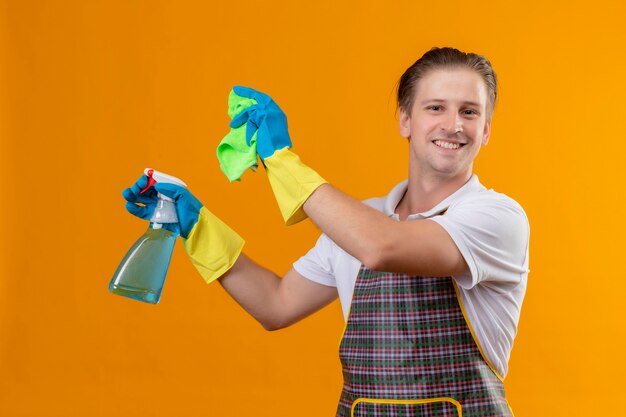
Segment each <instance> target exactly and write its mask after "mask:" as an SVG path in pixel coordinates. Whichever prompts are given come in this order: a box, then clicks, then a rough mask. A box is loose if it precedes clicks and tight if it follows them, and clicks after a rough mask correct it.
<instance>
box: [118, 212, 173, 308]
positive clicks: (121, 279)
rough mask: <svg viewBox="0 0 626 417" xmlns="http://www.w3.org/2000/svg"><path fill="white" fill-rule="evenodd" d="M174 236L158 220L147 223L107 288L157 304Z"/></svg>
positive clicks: (170, 257)
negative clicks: (145, 228) (148, 225)
mask: <svg viewBox="0 0 626 417" xmlns="http://www.w3.org/2000/svg"><path fill="white" fill-rule="evenodd" d="M177 236H178V234H177V233H174V232H171V231H169V230H167V229H164V228H162V227H161V225H160V224H158V223H152V224H150V227H149V228H148V230H147V231H146V233H144V234H143V235H142V236H141V237H140V238H139V239H137V241H136V242H135V244H134V245H133V246H132V247H131V248H130V250H129V251H128V252H127V253H126V255H125V256H124V259H122V262H121V263H120V265H119V266H118V267H117V270H116V271H115V274H113V278H112V279H111V282H110V283H109V291H111V292H112V293H113V294H117V295H121V296H123V297H128V298H132V299H134V300H139V301H143V302H145V303H150V304H156V303H158V302H159V300H160V299H161V291H162V290H163V285H164V283H165V276H166V275H167V269H168V268H169V265H170V260H171V259H172V252H173V251H174V243H176V237H177Z"/></svg>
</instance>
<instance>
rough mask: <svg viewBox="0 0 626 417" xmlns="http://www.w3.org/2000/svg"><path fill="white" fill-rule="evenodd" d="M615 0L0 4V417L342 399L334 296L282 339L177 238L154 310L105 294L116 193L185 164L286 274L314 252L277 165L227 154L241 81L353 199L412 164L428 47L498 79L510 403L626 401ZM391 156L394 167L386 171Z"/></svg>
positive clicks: (309, 230) (129, 232)
mask: <svg viewBox="0 0 626 417" xmlns="http://www.w3.org/2000/svg"><path fill="white" fill-rule="evenodd" d="M625 17H626V8H625V6H624V2H621V1H617V0H613V1H611V0H598V1H595V2H592V3H590V2H583V1H571V0H570V1H567V2H565V1H555V2H546V1H536V0H531V1H524V2H512V3H511V2H509V3H505V2H496V1H493V2H482V3H475V2H474V3H472V2H466V1H449V2H443V3H442V2H418V1H415V0H413V1H386V2H382V1H344V2H340V1H327V0H320V1H317V2H294V1H266V2H258V1H248V0H241V1H237V2H204V1H178V2H168V1H155V0H151V1H148V0H134V1H124V0H111V1H106V2H97V1H70V0H68V1H61V0H57V1H53V0H41V1H33V0H19V1H17V0H16V1H2V2H0V170H1V172H0V195H2V197H3V198H2V200H3V202H2V204H1V206H0V214H1V215H2V223H3V227H2V238H1V239H0V267H1V279H0V416H11V417H12V416H37V417H47V416H64V417H71V416H102V417H105V416H106V417H108V416H245V415H257V416H288V415H294V414H297V415H298V416H330V415H334V414H333V413H334V410H335V407H336V401H337V399H338V397H339V391H340V388H341V370H340V364H339V360H338V354H337V345H338V341H339V337H340V335H341V332H342V328H343V320H342V317H341V312H340V308H339V304H338V303H334V304H332V305H331V306H329V307H328V308H326V309H325V310H323V311H321V312H320V313H318V314H317V315H315V316H313V317H311V318H309V319H306V320H305V321H303V322H301V323H299V324H297V325H296V326H294V327H292V328H289V329H286V330H283V331H279V332H274V333H268V332H265V331H264V330H262V328H261V327H260V326H259V325H258V324H257V323H256V322H254V320H253V319H251V318H250V317H249V316H248V315H247V314H246V313H245V312H243V310H242V309H240V308H239V307H238V306H237V304H236V303H235V302H233V301H232V300H231V299H230V298H229V297H228V295H227V294H226V293H225V292H224V291H223V290H222V289H221V288H220V286H219V285H210V286H207V285H205V284H204V282H203V281H202V279H201V278H200V276H199V275H198V274H197V273H196V271H195V270H194V268H193V267H192V266H191V264H190V262H189V261H188V260H187V256H186V254H185V252H184V250H183V248H182V245H181V244H180V243H179V244H177V247H176V250H175V253H174V258H173V261H172V264H171V267H170V271H169V275H168V279H167V283H166V286H165V290H164V294H163V298H162V301H161V303H160V304H159V305H157V306H152V305H147V304H143V303H139V302H134V301H131V300H128V299H125V298H122V297H117V296H113V295H111V294H109V292H108V291H107V285H108V282H109V280H110V278H111V276H112V274H113V272H114V271H115V268H116V267H117V265H118V263H119V261H120V260H121V259H122V257H123V255H124V253H125V252H126V250H127V249H128V248H129V247H130V245H131V244H132V243H133V242H134V240H135V239H136V238H137V237H138V236H140V235H141V234H142V233H143V232H144V230H145V228H146V227H147V223H146V222H143V221H140V220H138V219H136V218H134V217H133V216H131V215H129V214H127V213H126V211H125V209H124V204H123V199H122V197H121V191H122V189H124V188H125V187H127V186H130V185H131V184H132V183H133V182H134V181H135V179H136V178H138V177H139V175H141V173H142V170H143V168H144V167H147V166H150V167H155V168H157V169H160V170H162V171H164V172H167V173H170V174H173V175H176V176H178V177H180V178H182V179H183V180H184V181H186V182H187V184H188V185H189V187H190V189H191V191H192V192H193V193H194V194H195V195H196V196H197V197H198V198H199V199H200V200H201V201H203V202H204V204H205V205H206V206H207V207H208V208H209V209H211V210H212V211H213V212H214V213H216V214H217V215H218V216H220V217H221V218H222V219H223V220H224V221H226V222H227V223H228V224H230V225H231V226H232V227H233V228H234V229H236V230H237V231H238V232H239V233H240V234H241V235H242V236H244V237H245V238H246V240H247V246H246V249H245V251H246V252H247V254H248V255H249V256H251V257H252V258H253V259H255V260H257V261H258V262H260V263H261V264H263V265H265V266H267V267H269V268H270V269H272V270H274V271H276V272H277V273H281V274H282V273H284V272H286V271H287V270H288V268H289V267H290V265H291V263H292V262H293V261H294V260H295V259H297V258H298V257H299V256H300V255H302V254H303V253H305V252H306V251H307V250H308V249H309V247H310V246H312V245H313V243H314V242H315V239H316V237H317V235H318V231H317V230H316V228H315V227H314V226H313V225H312V224H310V223H309V222H307V223H304V224H299V225H297V226H294V227H289V228H287V227H285V226H284V225H283V224H282V223H281V218H280V215H279V213H278V209H277V207H276V204H275V202H274V199H273V197H272V194H271V191H270V188H269V185H268V183H267V180H266V178H265V174H264V173H263V172H262V171H260V172H259V173H257V174H253V173H246V174H245V176H244V179H243V181H242V182H241V183H235V184H229V183H228V181H227V180H226V178H225V177H224V176H223V175H222V173H221V172H220V170H219V166H218V163H217V160H216V158H215V148H216V146H217V144H218V143H219V141H220V140H221V138H222V137H223V136H224V135H225V134H226V133H227V131H228V121H229V120H228V116H227V114H226V110H227V97H228V92H229V90H230V88H231V87H232V86H233V85H235V84H242V85H249V86H253V87H255V88H257V89H260V90H262V91H265V92H267V93H269V94H270V95H272V96H273V97H274V98H275V100H276V101H277V102H278V103H279V104H280V105H281V107H282V108H283V109H284V110H285V112H286V113H287V115H288V117H289V123H290V131H291V136H292V139H293V140H294V145H295V147H294V149H295V150H296V152H298V153H299V154H300V155H301V157H302V158H303V160H304V161H305V162H307V163H308V164H309V165H311V166H312V167H314V168H315V169H316V170H317V171H318V172H320V173H321V174H322V175H323V176H324V177H325V178H327V179H328V180H329V181H330V182H332V183H333V184H334V185H336V186H337V187H339V188H340V189H342V190H344V191H346V192H348V193H349V194H350V195H352V196H354V197H356V198H367V197H371V196H379V195H384V194H386V193H387V191H388V190H389V189H390V188H391V187H392V186H393V185H395V183H396V182H398V181H400V180H401V179H403V178H404V176H405V175H406V144H405V141H404V140H403V139H402V138H401V137H400V136H399V134H398V133H397V127H396V125H397V121H396V117H395V114H394V112H395V103H394V100H393V92H394V86H395V84H396V82H397V80H398V78H399V77H400V75H401V74H402V72H403V71H404V69H405V68H406V67H408V66H409V65H410V64H411V63H413V62H414V61H415V60H416V59H417V58H418V57H419V56H421V54H422V53H424V52H425V51H426V50H428V49H429V48H430V47H431V46H446V45H448V46H454V47H457V48H460V49H462V50H468V51H474V52H478V53H482V54H484V55H486V56H487V57H489V58H490V60H491V61H492V63H493V65H494V67H495V69H496V71H497V73H498V75H499V80H500V101H499V104H498V106H497V109H496V114H495V119H494V123H493V131H492V137H491V141H490V144H489V145H488V147H486V148H484V149H483V151H482V153H481V155H480V156H479V158H478V160H477V162H476V165H475V168H476V172H477V173H478V175H479V177H480V178H481V181H482V182H483V183H484V184H486V185H488V186H490V187H493V188H495V189H496V190H498V191H502V192H505V193H507V194H508V195H510V196H512V197H513V198H515V199H517V200H518V201H519V202H520V203H521V204H522V205H523V206H524V208H525V209H526V211H527V214H528V216H529V218H530V221H531V274H530V277H529V286H528V293H527V297H526V301H525V304H524V308H523V311H522V318H521V323H520V328H519V334H518V337H517V340H516V343H515V347H514V349H513V353H512V358H511V361H510V371H509V375H508V377H507V380H506V388H507V390H508V397H509V401H510V403H511V405H512V407H513V409H514V411H515V413H516V416H518V417H519V416H573V415H580V416H592V415H598V416H600V415H614V414H615V413H616V412H618V411H617V410H618V409H619V405H618V404H619V403H618V402H617V401H618V400H617V399H618V398H622V397H623V392H622V391H623V389H622V388H623V385H624V384H623V375H624V373H626V366H625V363H624V334H625V332H624V330H625V329H624V324H623V323H624V316H625V314H624V313H625V309H624V301H623V298H622V297H623V294H624V291H625V290H626V284H625V280H624V277H625V276H626V267H625V265H626V264H625V262H624V255H623V250H624V244H623V239H624V236H625V235H626V227H625V225H624V216H623V213H624V202H625V197H624V180H625V179H626V176H625V174H624V152H626V139H625V135H624V132H623V129H622V128H623V120H624V108H625V107H624V98H625V97H626V82H625V81H624V75H623V74H624V71H623V68H624V66H625V64H626V59H625V58H624V53H623V51H624V49H623V48H624V40H625V39H626V38H625V32H624V23H623V22H624V18H625ZM381 172H382V173H383V174H381Z"/></svg>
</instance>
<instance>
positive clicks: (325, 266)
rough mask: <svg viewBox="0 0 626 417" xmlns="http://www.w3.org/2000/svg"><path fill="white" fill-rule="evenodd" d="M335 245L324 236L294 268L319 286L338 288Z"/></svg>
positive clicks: (295, 263)
mask: <svg viewBox="0 0 626 417" xmlns="http://www.w3.org/2000/svg"><path fill="white" fill-rule="evenodd" d="M333 245H334V243H333V242H332V241H331V240H330V238H329V237H328V236H326V235H325V234H322V235H321V236H320V237H319V239H318V240H317V243H316V244H315V246H314V247H313V248H311V250H309V252H307V254H306V255H304V256H302V257H301V258H300V259H298V260H297V261H296V262H294V264H293V268H294V269H295V270H296V271H297V272H298V273H299V274H300V275H302V276H303V277H305V278H307V279H309V280H311V281H313V282H317V283H318V284H322V285H328V286H331V287H336V286H337V282H336V280H335V274H334V271H333V263H332V261H331V260H332V259H333V257H332V254H333Z"/></svg>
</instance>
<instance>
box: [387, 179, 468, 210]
mask: <svg viewBox="0 0 626 417" xmlns="http://www.w3.org/2000/svg"><path fill="white" fill-rule="evenodd" d="M471 176H472V172H471V171H469V172H467V173H464V174H463V175H459V176H455V177H452V178H444V177H436V176H423V175H421V176H420V175H409V183H408V187H407V190H406V193H405V194H404V196H403V197H402V199H401V200H400V202H399V203H398V205H397V206H396V210H395V211H396V213H397V214H398V216H400V220H406V218H407V217H408V216H409V215H410V214H415V213H423V212H425V211H428V210H430V209H432V208H433V207H435V206H436V205H437V204H439V203H441V202H442V201H443V200H445V199H446V198H447V197H448V196H450V195H452V194H454V193H455V192H456V191H458V190H459V189H460V188H461V187H463V186H464V185H465V184H466V183H467V181H469V179H470V178H471Z"/></svg>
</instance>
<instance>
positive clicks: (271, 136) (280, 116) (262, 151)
mask: <svg viewBox="0 0 626 417" xmlns="http://www.w3.org/2000/svg"><path fill="white" fill-rule="evenodd" d="M233 92H234V93H235V94H237V95H238V96H240V97H244V98H248V99H253V100H256V102H257V104H255V105H252V106H250V107H248V108H246V109H245V110H244V111H242V112H241V113H239V114H238V115H237V116H235V117H234V118H233V120H231V122H230V127H231V128H233V129H236V128H238V127H239V126H241V125H243V124H244V123H245V124H246V142H247V143H248V146H250V141H251V139H252V136H254V134H255V133H256V134H257V154H258V155H259V156H260V157H261V160H263V161H264V160H265V158H269V157H270V156H272V155H274V152H276V151H277V150H279V149H283V148H290V147H291V138H290V137H289V131H288V129H287V117H286V116H285V113H283V111H282V110H281V109H280V107H278V105H277V104H276V103H275V102H274V100H272V98H271V97H270V96H268V95H267V94H264V93H261V92H260V91H256V90H253V89H252V88H248V87H240V86H235V87H233Z"/></svg>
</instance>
